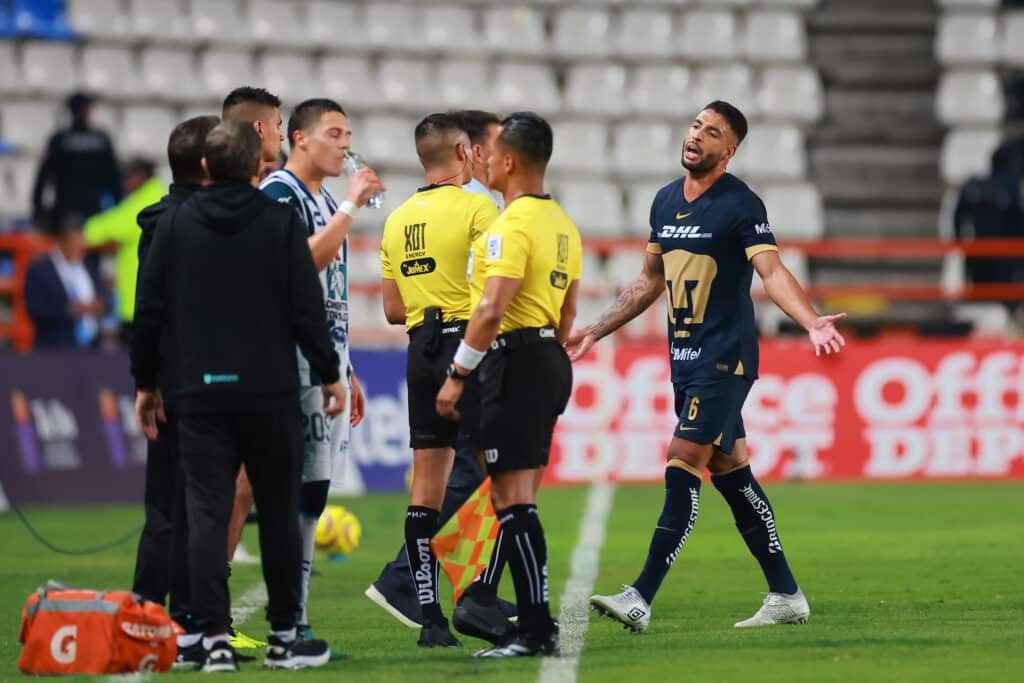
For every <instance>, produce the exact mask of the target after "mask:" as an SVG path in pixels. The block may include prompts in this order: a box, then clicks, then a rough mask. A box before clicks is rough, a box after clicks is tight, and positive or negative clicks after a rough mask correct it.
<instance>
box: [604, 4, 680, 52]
mask: <svg viewBox="0 0 1024 683" xmlns="http://www.w3.org/2000/svg"><path fill="white" fill-rule="evenodd" d="M677 41H678V36H677V35H676V34H675V33H674V32H673V21H672V13H671V12H669V11H667V10H662V9H653V8H650V9H649V8H646V7H643V8H637V9H624V10H623V11H622V15H621V17H620V19H619V30H618V47H619V54H621V55H623V56H625V57H627V58H632V59H638V58H647V57H651V58H667V57H672V56H675V55H676V54H677V53H678V50H677V48H676V43H677Z"/></svg>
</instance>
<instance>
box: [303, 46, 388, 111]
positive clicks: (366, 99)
mask: <svg viewBox="0 0 1024 683" xmlns="http://www.w3.org/2000/svg"><path fill="white" fill-rule="evenodd" d="M313 80H314V82H316V83H319V84H320V86H321V88H323V92H324V94H325V95H326V96H327V97H330V98H333V99H336V100H338V101H339V102H340V103H341V106H343V107H352V108H367V107H369V108H372V107H376V106H379V105H380V104H381V103H382V102H383V95H382V94H381V93H380V91H379V89H378V88H377V81H376V79H375V78H374V75H373V71H372V69H371V68H370V63H369V62H368V61H367V60H366V58H364V57H355V56H349V55H325V56H324V57H323V58H321V60H320V63H319V64H318V65H317V67H316V69H315V70H314V77H313Z"/></svg>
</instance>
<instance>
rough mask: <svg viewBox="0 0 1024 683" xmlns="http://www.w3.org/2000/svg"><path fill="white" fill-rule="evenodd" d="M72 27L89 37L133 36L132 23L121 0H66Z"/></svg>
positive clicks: (118, 38)
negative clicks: (122, 6) (123, 8)
mask: <svg viewBox="0 0 1024 683" xmlns="http://www.w3.org/2000/svg"><path fill="white" fill-rule="evenodd" d="M65 2H66V7H67V13H68V23H69V24H70V25H71V28H73V29H74V30H75V33H78V34H80V35H82V36H86V37H88V38H103V39H105V40H123V39H125V38H129V37H131V33H132V25H131V22H130V21H129V17H128V15H126V14H125V13H124V11H123V10H122V8H121V2H120V0H65Z"/></svg>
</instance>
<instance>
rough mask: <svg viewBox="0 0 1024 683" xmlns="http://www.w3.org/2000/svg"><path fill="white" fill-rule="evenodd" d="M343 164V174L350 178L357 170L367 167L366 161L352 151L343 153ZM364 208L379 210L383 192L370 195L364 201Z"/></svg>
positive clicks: (378, 191) (382, 200)
mask: <svg viewBox="0 0 1024 683" xmlns="http://www.w3.org/2000/svg"><path fill="white" fill-rule="evenodd" d="M344 163H345V172H346V173H348V175H349V177H350V178H351V177H352V176H353V175H355V172H356V171H358V170H359V169H361V168H366V167H367V163H366V159H364V158H363V157H362V155H361V154H359V153H358V152H353V151H352V150H348V151H347V152H345V161H344ZM366 206H367V208H370V209H379V208H380V207H382V206H384V191H383V190H377V191H376V192H374V193H373V194H371V195H370V197H369V199H367V200H366Z"/></svg>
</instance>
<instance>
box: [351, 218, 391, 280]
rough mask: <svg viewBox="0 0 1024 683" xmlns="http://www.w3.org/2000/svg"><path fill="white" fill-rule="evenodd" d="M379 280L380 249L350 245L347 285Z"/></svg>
mask: <svg viewBox="0 0 1024 683" xmlns="http://www.w3.org/2000/svg"><path fill="white" fill-rule="evenodd" d="M385 218H386V217H385ZM380 280H381V275H380V251H378V250H376V249H353V248H352V247H351V245H350V246H349V250H348V282H349V285H379V284H380Z"/></svg>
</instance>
